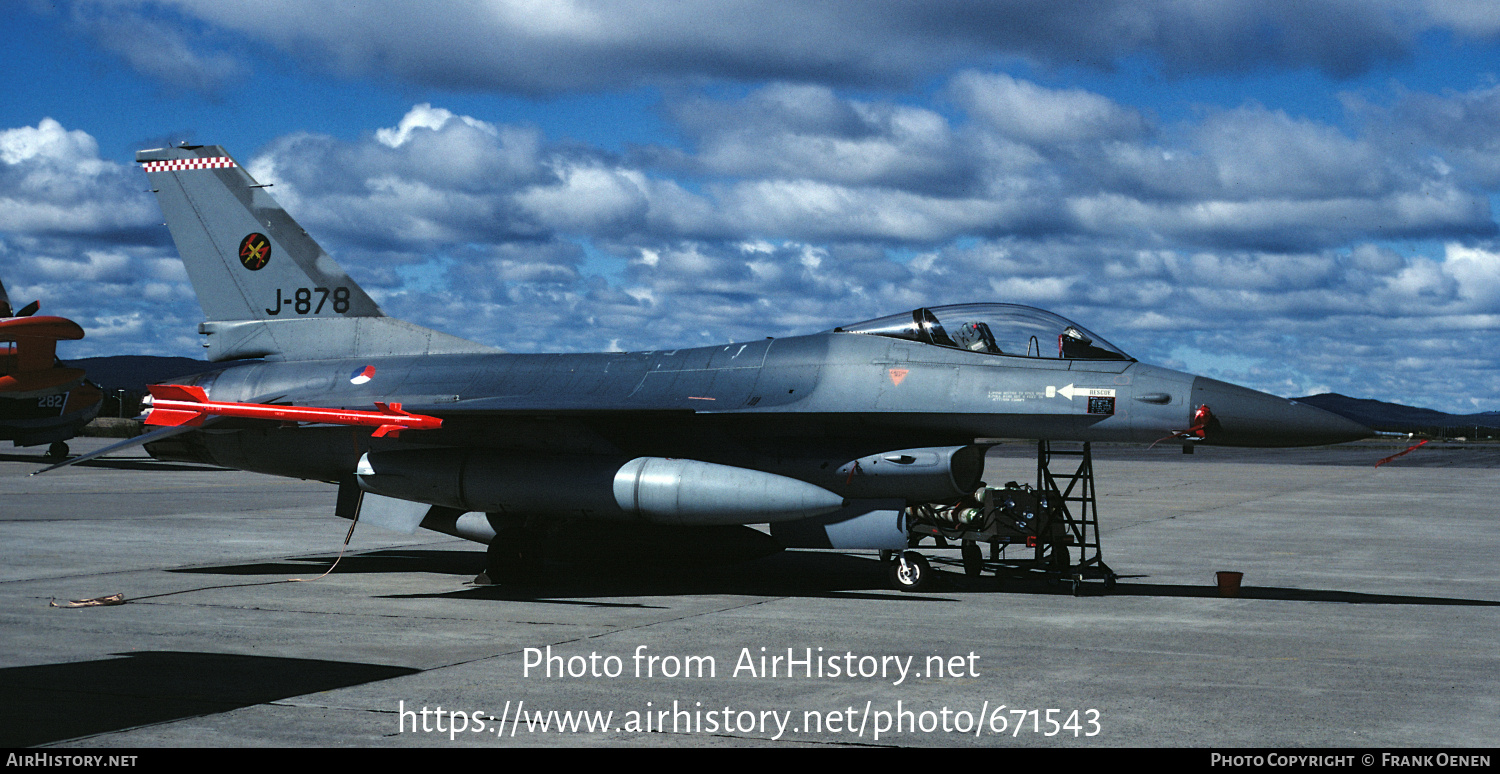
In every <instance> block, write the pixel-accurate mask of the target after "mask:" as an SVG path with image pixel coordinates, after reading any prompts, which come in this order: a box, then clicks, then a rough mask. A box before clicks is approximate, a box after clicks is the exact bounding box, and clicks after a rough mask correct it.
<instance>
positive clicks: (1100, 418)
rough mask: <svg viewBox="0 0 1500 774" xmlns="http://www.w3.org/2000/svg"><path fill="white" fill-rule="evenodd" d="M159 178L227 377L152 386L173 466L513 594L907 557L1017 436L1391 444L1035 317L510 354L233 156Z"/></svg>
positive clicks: (174, 163) (922, 321)
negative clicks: (736, 538) (626, 575)
mask: <svg viewBox="0 0 1500 774" xmlns="http://www.w3.org/2000/svg"><path fill="white" fill-rule="evenodd" d="M136 160H137V161H138V162H140V163H141V164H142V165H143V166H144V168H145V172H146V174H147V176H148V177H149V179H150V182H151V187H152V189H153V190H154V191H155V192H156V194H157V197H158V201H159V202H160V204H161V208H162V211H163V213H164V214H165V215H166V223H167V226H168V227H169V229H170V230H171V234H172V238H173V240H174V241H175V243H176V245H177V249H178V252H179V253H180V254H181V256H182V259H183V262H184V264H185V265H186V267H187V273H188V276H189V279H190V280H191V282H192V285H193V287H194V289H195V290H196V292H197V296H198V300H199V302H200V304H201V305H202V307H203V312H204V315H205V317H206V321H205V322H203V323H202V324H200V326H199V328H198V331H199V333H201V334H203V335H204V336H205V338H206V340H205V342H204V346H205V347H206V348H207V351H208V359H209V360H211V361H215V362H223V363H224V364H225V366H224V368H222V369H220V370H216V371H211V372H208V373H205V374H202V375H199V376H196V377H193V378H191V379H188V380H185V381H183V383H182V384H178V385H161V386H158V387H155V388H153V400H154V402H153V409H152V411H151V413H150V415H149V417H148V423H149V424H154V425H158V426H160V427H159V429H157V430H155V431H153V432H152V433H150V434H148V435H147V436H144V437H143V438H144V440H145V441H146V442H147V443H148V445H147V449H148V450H149V451H150V453H151V454H153V455H154V456H156V457H157V458H159V459H165V460H176V461H196V462H206V463H212V464H215V465H221V466H224V467H229V468H237V469H241V470H247V471H255V472H258V473H265V474H270V475H276V476H289V477H296V478H303V479H317V480H322V481H326V482H329V483H330V484H337V485H338V486H339V498H338V499H339V505H338V508H337V511H338V513H339V515H342V516H345V517H347V518H355V517H360V518H362V520H368V521H373V522H374V523H376V524H379V525H381V526H387V527H391V528H395V529H402V530H404V531H408V532H410V531H413V530H415V529H416V528H417V527H419V526H420V527H422V528H427V529H434V530H437V531H440V532H445V533H448V534H453V535H458V536H461V537H465V538H468V539H471V540H475V541H478V542H481V543H487V544H488V545H489V551H488V563H489V570H488V574H489V575H490V576H491V578H493V579H496V580H501V581H504V580H514V579H517V578H518V577H521V576H524V574H525V573H526V572H528V571H529V569H530V568H533V567H534V566H535V561H534V560H535V555H536V551H537V550H538V549H537V541H538V540H539V539H540V538H539V537H538V536H539V535H542V534H546V530H545V527H547V526H548V525H556V524H559V523H564V522H566V523H568V524H571V525H577V526H576V529H578V530H585V531H586V530H588V529H589V526H590V525H598V526H599V528H600V529H609V528H612V525H613V527H618V526H621V525H624V526H627V527H632V528H634V527H640V528H643V529H646V528H651V527H655V528H664V529H670V530H692V529H699V528H707V527H722V526H724V525H746V524H771V525H772V527H773V534H776V535H796V534H805V533H806V532H807V530H799V529H797V527H799V526H802V527H808V526H810V527H811V530H812V532H814V533H816V534H817V536H818V537H817V539H816V540H815V541H814V542H815V544H817V545H823V546H831V547H840V548H879V549H895V548H900V547H904V546H905V545H906V541H907V538H908V535H907V532H906V530H905V529H904V527H903V523H902V514H903V513H904V510H905V508H906V506H908V505H911V504H917V503H933V502H952V501H954V500H956V499H958V498H961V497H964V496H966V495H969V494H971V493H972V492H974V491H975V488H976V487H977V486H979V484H980V478H981V475H982V471H983V467H984V456H985V451H986V449H987V448H988V446H989V445H992V444H994V443H996V442H997V441H998V440H999V439H1006V438H1012V439H1014V438H1022V439H1053V440H1072V441H1127V442H1146V443H1149V442H1152V441H1158V440H1161V439H1163V438H1167V437H1170V438H1174V439H1189V440H1190V442H1193V443H1202V444H1227V445H1247V446H1298V445H1317V444H1330V443H1336V442H1341V441H1347V440H1352V439H1357V438H1362V437H1365V436H1368V435H1370V431H1369V430H1368V429H1367V428H1365V427H1363V426H1361V425H1358V424H1356V423H1353V422H1350V421H1348V420H1345V419H1343V418H1341V417H1338V416H1335V415H1333V414H1330V413H1327V412H1324V411H1321V410H1318V409H1315V408H1312V407H1309V406H1304V405H1299V404H1297V403H1295V402H1292V401H1289V400H1285V399H1282V398H1278V397H1275V396H1272V395H1268V394H1265V393H1260V392H1256V391H1254V390H1249V389H1245V388H1242V387H1237V386H1234V385H1232V384H1227V383H1224V382H1220V381H1215V380H1213V379H1208V378H1204V377H1200V376H1194V375H1192V374H1187V373H1181V372H1178V371H1171V370H1167V369H1165V368H1158V367H1155V366H1151V365H1147V364H1144V363H1140V362H1137V361H1136V360H1135V359H1134V358H1132V357H1130V356H1129V355H1128V354H1126V353H1125V352H1123V351H1121V350H1120V349H1119V348H1118V347H1115V346H1114V345H1112V344H1110V343H1109V342H1108V341H1106V340H1105V339H1104V338H1103V337H1101V336H1099V335H1097V334H1095V333H1093V332H1091V331H1089V330H1087V329H1086V328H1084V327H1083V326H1082V325H1079V324H1077V323H1075V322H1072V321H1070V320H1067V319H1064V318H1062V317H1059V316H1058V315H1055V314H1052V313H1049V312H1046V311H1043V310H1040V309H1034V308H1030V307H1026V306H1019V305H1014V304H1002V303H980V304H964V305H953V306H936V307H931V308H922V309H916V310H911V311H904V312H900V313H898V314H892V315H890V316H887V317H881V318H879V319H874V320H868V321H864V322H851V323H847V324H843V325H839V326H837V327H834V328H831V329H829V330H825V331H822V332H818V333H811V334H808V335H803V336H792V337H785V338H775V339H772V338H766V339H760V340H755V341H746V342H734V343H728V344H722V345H718V346H712V347H692V348H685V349H669V350H658V351H649V352H624V353H620V352H607V353H596V354H509V353H506V352H503V351H501V350H499V349H496V348H494V347H490V346H486V345H483V344H479V343H475V342H472V341H467V340H464V339H461V338H457V337H455V336H451V335H448V334H444V333H440V332H437V331H433V330H428V329H426V328H422V327H419V326H416V325H413V324H411V323H408V322H403V321H400V320H396V319H392V318H389V317H386V316H385V315H384V314H383V313H382V312H381V310H380V308H379V307H378V306H377V305H376V303H375V302H374V301H373V300H372V299H371V298H370V297H369V295H367V294H366V293H365V291H364V290H362V289H361V288H360V286H359V285H358V284H357V283H356V282H354V280H352V279H351V278H350V277H349V276H348V275H347V274H346V273H345V272H344V271H343V270H342V269H340V268H339V266H338V265H337V264H336V263H334V261H333V259H332V258H331V257H330V256H329V255H328V254H327V253H326V252H325V251H324V250H323V249H322V248H321V247H319V245H318V244H317V243H316V242H315V241H314V240H313V239H312V238H311V237H309V236H308V234H307V232H305V231H304V230H303V229H302V228H301V227H300V226H298V224H297V223H296V222H295V221H294V220H293V219H292V218H291V216H289V215H288V214H287V213H286V211H284V210H283V209H282V208H281V207H280V206H278V205H277V204H276V202H275V201H274V200H273V199H272V197H271V195H270V193H269V192H268V190H267V186H265V185H262V184H260V183H258V182H257V181H256V180H255V179H253V178H252V177H251V176H250V175H249V174H248V173H247V172H246V170H245V169H244V168H243V167H241V166H240V165H239V164H238V163H237V162H236V161H235V160H234V159H233V158H232V157H230V155H229V154H228V153H226V152H225V150H224V149H223V148H221V147H218V146H187V145H184V146H181V147H171V148H162V149H157V150H148V151H141V152H140V153H138V154H137V156H136ZM574 534H575V535H576V534H579V533H577V532H575V533H574ZM793 542H795V541H793Z"/></svg>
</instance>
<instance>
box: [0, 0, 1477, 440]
mask: <svg viewBox="0 0 1500 774" xmlns="http://www.w3.org/2000/svg"><path fill="white" fill-rule="evenodd" d="M5 14H6V19H5V20H6V22H7V23H6V24H4V25H0V39H3V43H4V45H5V47H6V48H5V50H6V51H7V57H6V59H7V65H6V67H7V68H8V72H7V75H8V77H7V79H6V80H7V86H6V92H5V99H4V100H0V277H3V279H4V282H5V284H6V287H7V288H8V289H9V290H10V294H11V296H12V299H13V300H16V301H18V302H19V303H25V302H27V301H29V300H31V299H32V298H40V299H42V302H43V305H44V309H45V310H47V311H48V312H52V313H56V314H64V315H67V316H70V317H73V318H74V319H77V320H78V321H79V322H80V323H81V324H83V325H84V327H85V329H86V330H87V331H88V337H87V338H86V339H85V340H84V341H82V342H78V343H76V344H71V345H69V347H68V349H67V351H66V352H64V353H63V354H64V356H74V357H83V356H90V355H103V354H171V355H187V356H198V353H199V348H198V345H197V342H196V335H195V333H194V330H195V327H196V323H197V322H198V320H199V319H200V318H201V313H200V312H199V310H198V308H197V305H196V303H195V302H194V299H193V296H192V293H191V289H190V287H189V286H188V284H187V281H186V276H185V274H184V273H183V272H182V270H181V267H180V265H179V264H178V263H177V261H176V257H175V250H174V249H173V248H172V245H171V243H170V239H169V238H168V237H167V234H166V232H165V229H163V228H161V227H160V225H159V224H160V213H159V211H158V210H157V209H156V206H155V203H154V201H152V199H151V197H150V196H149V195H148V194H146V193H145V192H144V189H145V177H144V174H142V173H141V172H140V171H139V168H138V167H137V166H136V165H135V164H134V163H133V156H134V151H135V150H137V149H140V148H145V147H156V146H160V145H162V144H164V143H166V142H169V141H182V140H190V141H192V142H195V143H212V144H219V145H223V146H225V147H226V148H227V149H228V150H229V152H230V153H231V154H233V155H234V156H236V157H237V158H238V159H239V160H240V162H241V163H242V164H244V165H245V166H246V167H247V168H248V169H250V171H251V172H252V174H255V175H256V176H257V177H258V178H260V179H261V181H262V182H272V183H275V186H276V187H275V188H274V189H273V190H274V192H275V194H276V196H277V198H278V200H280V201H281V203H282V204H283V206H285V207H286V208H287V209H288V210H289V211H290V212H291V213H292V214H293V216H294V217H296V218H298V220H299V221H300V222H301V223H302V224H303V225H304V226H305V227H306V228H307V229H308V230H309V231H310V232H311V233H312V234H313V235H314V236H315V237H316V238H318V239H319V241H320V242H322V243H323V244H324V246H325V247H327V248H328V249H329V250H330V252H332V253H333V254H334V255H335V257H336V258H338V259H339V261H340V262H341V263H342V264H343V265H344V267H345V268H346V269H347V270H348V271H349V272H350V273H351V274H352V275H353V276H354V277H355V278H356V279H358V280H359V281H360V283H361V284H362V285H364V286H365V287H366V288H367V289H368V290H369V291H370V292H371V294H372V295H373V296H375V297H376V299H377V300H378V301H379V302H380V303H381V304H382V306H383V307H384V308H385V309H386V311H387V313H389V314H392V315H396V316H400V317H403V318H406V319H410V320H412V321H414V322H417V323H419V324H423V325H427V326H430V327H435V328H438V329H441V330H445V331H448V332H451V333H455V334H458V335H461V336H466V337H468V338H472V339H475V340H478V341H483V342H485V343H490V344H495V345H498V346H501V347H504V348H506V349H509V350H511V351H519V352H534V351H590V350H601V349H651V348H661V347H675V346H689V345H698V344H711V343H720V342H726V341H732V340H742V339H751V338H759V337H762V336H766V335H776V336H781V335H790V334H795V333H806V332H812V331H817V330H824V329H827V328H831V327H833V326H835V325H839V324H843V323H849V322H854V321H858V320H862V319H869V318H873V317H878V316H882V315H886V314H891V313H894V312H897V311H901V310H903V309H907V308H911V307H913V306H918V305H937V304H945V303H963V302H973V301H1006V302H1013V303H1024V304H1031V305H1034V306H1040V307H1043V308H1047V309H1051V310H1053V311H1056V312H1058V313H1060V314H1063V315H1065V316H1068V317H1071V318H1074V319H1076V320H1078V321H1079V322H1080V323H1082V324H1084V325H1085V326H1086V327H1088V328H1090V329H1093V330H1096V331H1098V332H1100V333H1101V334H1103V335H1104V336H1106V337H1107V338H1108V339H1109V340H1110V341H1111V342H1113V343H1115V344H1116V345H1118V346H1120V347H1121V348H1123V349H1125V350H1126V351H1127V352H1129V353H1131V354H1132V355H1134V356H1136V357H1137V358H1140V359H1142V360H1145V361H1148V362H1153V363H1157V364H1161V365H1167V366H1170V367H1177V368H1182V369H1185V370H1191V371H1194V372H1197V373H1206V374H1209V375H1213V376H1217V377H1220V378H1224V379H1228V380H1230V381H1234V382H1237V383H1241V384H1245V385H1247V386H1250V387H1254V388H1257V389H1262V390H1266V391H1269V392H1273V393H1277V394H1281V395H1287V396H1296V395H1304V394H1311V393H1317V392H1328V391H1334V392H1342V393H1345V394H1349V395H1354V396H1358V397H1369V398H1377V399H1381V400H1389V401H1396V402H1401V403H1406V404H1409V405H1418V406H1428V407H1432V408H1438V409H1442V410H1447V411H1453V412H1461V413H1467V412H1473V411H1484V410H1500V395H1497V386H1500V366H1497V363H1496V357H1495V355H1494V351H1495V350H1496V346H1495V345H1494V344H1493V340H1494V338H1495V336H1496V334H1497V332H1500V230H1497V226H1496V218H1495V210H1494V207H1495V202H1496V197H1497V194H1500V80H1497V75H1500V10H1497V8H1496V6H1495V5H1494V4H1493V3H1491V2H1487V1H1482V0H1470V1H1464V0H1459V1H1457V2H1455V1H1453V0H1448V1H1445V2H1439V1H1438V0H1430V2H1411V1H1410V0H1402V1H1401V2H1396V1H1395V0H1390V1H1389V2H1387V1H1385V0H1366V1H1359V2H1356V1H1355V0H1321V1H1320V0H1303V1H1301V2H1290V1H1288V2H1264V1H1261V2H1230V1H1229V0H1136V1H1135V2H1117V1H1115V0H1088V1H1087V2H1079V3H1071V4H1065V3H1056V4H1045V3H1035V2H1026V1H1023V0H996V1H994V2H958V1H957V0H954V1H953V2H945V1H943V0H932V1H931V2H924V3H909V2H901V1H899V0H866V1H864V2H848V3H845V2H826V3H808V4H785V3H771V2H764V0H735V1H734V2H677V3H652V4H641V3H629V2H614V1H612V0H596V1H593V2H583V1H581V0H580V1H576V2H532V1H530V0H526V1H523V0H509V1H505V2H501V1H500V0H493V1H488V0H452V1H451V2H442V3H418V2H397V1H396V0H372V1H371V2H366V3H361V4H347V3H346V4H332V5H328V4H318V5H313V4H309V3H298V2H292V1H290V0H287V1H285V2H278V3H264V2H249V1H248V0H214V1H213V2H210V1H209V0H159V1H151V2H148V1H144V0H143V1H133V0H63V1H61V2H56V3H51V2H31V1H30V0H27V1H24V2H19V3H12V4H9V5H8V6H7V8H6V11H5Z"/></svg>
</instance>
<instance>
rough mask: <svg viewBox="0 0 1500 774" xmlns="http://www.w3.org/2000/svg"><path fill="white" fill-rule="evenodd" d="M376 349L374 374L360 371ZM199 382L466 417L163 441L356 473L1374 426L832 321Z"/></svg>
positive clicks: (275, 368) (269, 366) (237, 460)
mask: <svg viewBox="0 0 1500 774" xmlns="http://www.w3.org/2000/svg"><path fill="white" fill-rule="evenodd" d="M369 367H373V369H374V372H373V375H371V376H370V378H369V379H368V380H367V381H363V383H359V384H356V383H353V380H352V377H353V376H355V375H356V374H358V373H361V372H367V371H366V369H367V368H369ZM195 383H197V384H198V385H200V386H203V387H205V388H206V389H207V390H208V393H209V397H210V399H212V400H215V401H245V402H278V403H294V404H297V405H307V406H327V407H337V408H363V409H369V408H371V407H372V405H373V404H374V403H375V402H376V401H381V402H388V403H391V402H394V403H401V404H403V407H404V408H405V410H407V411H411V412H413V413H419V414H429V415H433V416H438V417H442V418H444V419H445V421H446V420H458V421H448V422H447V427H445V428H444V429H442V430H435V431H408V432H405V433H403V434H402V435H401V437H400V438H399V439H372V438H370V437H369V430H368V428H363V429H361V428H351V427H327V426H301V427H295V426H283V427H276V426H266V425H264V424H248V423H246V424H240V425H236V424H234V423H233V421H229V422H225V423H221V424H218V425H215V426H214V427H213V428H211V429H206V430H203V431H199V432H197V433H194V434H192V435H190V436H188V437H186V438H182V439H173V440H171V441H166V442H161V443H159V444H155V445H153V453H159V452H160V453H164V454H165V455H166V456H170V457H173V458H179V459H181V458H195V459H202V460H204V461H212V462H215V463H217V464H220V465H225V466H227V467H234V468H239V469H243V470H251V471H256V472H261V473H269V474H274V475H281V476H294V477H299V478H310V479H321V480H327V481H336V480H339V479H340V478H342V477H344V476H347V475H348V474H349V472H350V471H351V470H353V469H354V467H355V465H356V463H357V461H358V459H359V457H360V455H362V454H363V453H364V452H366V451H371V450H376V451H379V450H386V449H396V448H421V447H428V446H431V447H464V448H481V449H491V450H497V451H503V452H507V453H520V454H525V455H595V456H610V457H636V456H657V457H683V458H690V459H695V460H701V461H705V462H716V463H720V464H726V465H735V466H738V467H746V468H751V469H756V470H765V471H772V472H778V473H781V474H783V475H792V476H793V477H796V478H802V479H804V480H809V479H815V478H817V477H818V476H816V475H808V474H801V475H798V473H797V471H798V470H802V469H804V468H805V467H806V465H805V464H804V463H806V461H807V460H808V459H811V458H820V459H823V460H824V466H825V467H826V466H827V464H829V463H831V464H833V465H834V467H837V466H838V464H840V463H841V462H842V461H847V460H850V459H854V458H858V457H860V456H862V455H866V454H873V453H878V452H885V451H890V450H897V449H910V448H918V447H945V446H960V445H968V444H974V443H976V442H978V443H980V444H984V443H985V442H986V441H987V440H988V441H991V442H993V440H997V439H1005V438H1021V439H1047V440H1071V441H1115V442H1144V443H1150V442H1153V441H1157V440H1160V439H1163V438H1164V437H1170V436H1171V435H1172V434H1173V433H1176V432H1178V431H1182V430H1185V429H1187V428H1188V427H1189V425H1190V423H1191V421H1192V415H1193V413H1194V411H1195V410H1196V408H1197V407H1198V406H1200V405H1203V404H1208V405H1210V406H1211V407H1212V410H1213V413H1214V414H1215V416H1216V418H1217V422H1216V426H1215V428H1213V429H1212V430H1211V431H1210V432H1209V433H1208V436H1207V438H1205V439H1204V440H1205V442H1207V443H1221V444H1230V445H1251V446H1292V445H1310V444H1318V443H1336V442H1340V441H1345V440H1350V439H1353V438H1358V437H1363V436H1365V435H1367V434H1368V430H1366V429H1365V428H1363V427H1361V426H1359V425H1356V424H1355V423H1352V422H1348V421H1347V420H1343V419H1341V418H1339V417H1336V416H1334V415H1331V414H1328V413H1326V412H1323V411H1320V410H1318V409H1314V408H1311V407H1308V406H1302V405H1299V404H1296V403H1295V402H1292V401H1288V400H1285V399H1282V398H1277V397H1275V396H1271V395H1267V394H1265V393H1259V392H1255V391H1253V390H1248V389H1245V388H1241V387H1235V386H1233V385H1229V384H1227V383H1224V382H1218V381H1215V380H1211V379H1206V378H1203V377H1195V376H1193V375H1191V374H1185V373H1180V372H1176V371H1170V370H1167V369H1163V368H1157V367H1154V366H1149V365H1144V364H1141V363H1138V362H1135V361H1132V360H1083V359H1063V358H1047V357H1022V356H1011V355H994V354H986V353H977V352H969V351H964V350H959V349H953V348H950V347H940V346H934V345H930V344H923V343H919V342H913V341H907V340H901V339H893V338H887V337H883V336H875V335H867V334H858V333H838V332H830V333H819V334H813V335H808V336H796V337H788V338H781V339H774V340H773V339H764V340H760V341H752V342H746V343H736V344H728V345H723V346H715V347H699V348H693V349H678V350H667V351H655V352H629V353H597V354H540V355H524V354H503V353H494V354H491V353H468V354H437V355H422V356H390V357H372V358H359V359H352V358H351V359H336V360H315V361H300V362H257V363H247V364H242V365H237V366H233V367H230V368H226V369H224V370H222V371H216V372H211V373H208V374H204V375H202V376H200V377H198V378H197V379H196V380H195ZM184 447H190V449H189V448H184ZM792 459H796V460H799V461H800V462H799V463H797V464H793V463H792V462H790V460H792Z"/></svg>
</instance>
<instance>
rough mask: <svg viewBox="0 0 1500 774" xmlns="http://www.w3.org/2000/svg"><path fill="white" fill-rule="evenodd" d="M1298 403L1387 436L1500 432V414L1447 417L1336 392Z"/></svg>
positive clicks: (1487, 413) (1397, 404)
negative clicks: (1484, 429)
mask: <svg viewBox="0 0 1500 774" xmlns="http://www.w3.org/2000/svg"><path fill="white" fill-rule="evenodd" d="M1295 400H1296V401H1297V402H1298V403H1305V404H1307V405H1309V406H1313V407H1315V408H1320V409H1323V410H1324V411H1331V412H1333V413H1335V414H1338V415H1339V416H1342V417H1347V418H1349V419H1352V420H1354V421H1356V422H1359V423H1360V424H1362V425H1364V426H1366V427H1369V428H1372V429H1374V430H1384V431H1387V432H1395V433H1421V432H1425V433H1433V434H1448V435H1462V434H1463V433H1462V432H1449V433H1443V432H1442V431H1443V430H1444V429H1451V430H1455V431H1456V430H1461V429H1462V428H1465V427H1468V428H1474V427H1487V428H1500V411H1486V412H1483V413H1480V414H1447V413H1444V412H1442V411H1434V410H1433V409H1426V408H1413V407H1411V406H1403V405H1401V404H1399V403H1386V402H1385V401H1379V400H1370V399H1368V398H1351V397H1349V396H1347V395H1340V394H1338V393H1336V392H1331V393H1324V394H1322V395H1310V396H1308V397H1306V398H1296V399H1295Z"/></svg>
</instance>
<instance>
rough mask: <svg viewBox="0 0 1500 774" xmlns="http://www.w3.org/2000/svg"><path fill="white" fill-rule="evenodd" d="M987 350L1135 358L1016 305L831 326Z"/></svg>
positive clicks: (926, 310) (955, 308)
mask: <svg viewBox="0 0 1500 774" xmlns="http://www.w3.org/2000/svg"><path fill="white" fill-rule="evenodd" d="M833 332H834V333H864V334H870V335H874V336H889V337H890V338H893V339H906V340H908V341H918V342H921V343H923V344H933V345H936V346H939V347H951V348H953V349H966V350H969V351H971V352H983V353H986V354H991V355H1011V356H1014V357H1047V358H1065V359H1076V360H1134V358H1132V357H1131V356H1129V355H1127V354H1125V353H1124V352H1122V351H1120V350H1119V348H1117V347H1115V346H1114V345H1113V344H1110V343H1109V342H1107V341H1105V340H1104V339H1102V338H1100V337H1098V336H1096V335H1094V334H1093V333H1091V332H1089V331H1088V330H1087V329H1085V328H1084V327H1083V326H1081V325H1079V324H1077V323H1075V322H1072V321H1070V320H1068V319H1066V318H1064V317H1059V316H1057V315H1055V314H1053V313H1051V312H1047V311H1043V310H1041V309H1036V308H1034V307H1030V306H1021V305H1019V304H954V305H952V306H934V307H923V308H921V309H914V310H912V311H910V312H904V313H902V314H893V315H891V316H889V317H881V318H879V319H875V320H868V321H866V322H862V323H858V324H856V325H845V326H843V327H840V328H834V329H833Z"/></svg>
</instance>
